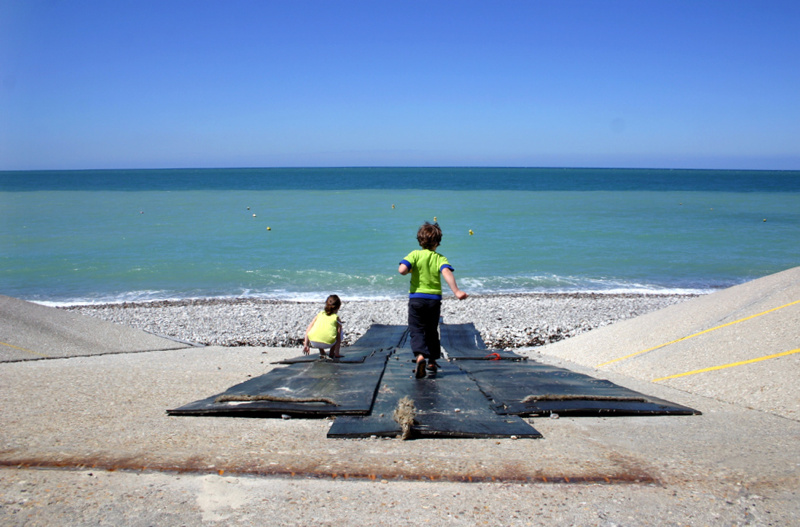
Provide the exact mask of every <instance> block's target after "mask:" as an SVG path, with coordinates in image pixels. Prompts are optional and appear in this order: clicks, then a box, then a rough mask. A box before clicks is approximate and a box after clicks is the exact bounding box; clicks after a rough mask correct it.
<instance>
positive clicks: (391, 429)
mask: <svg viewBox="0 0 800 527" xmlns="http://www.w3.org/2000/svg"><path fill="white" fill-rule="evenodd" d="M412 356H413V355H412V353H411V350H410V349H408V348H401V349H398V350H397V351H396V352H395V353H394V354H393V355H392V356H391V357H390V358H389V360H388V362H387V363H386V370H385V371H384V374H383V380H382V381H381V385H380V388H379V389H378V393H377V395H376V397H375V404H374V405H373V407H372V412H371V413H370V415H368V416H364V417H351V416H342V417H337V418H336V421H335V422H334V423H333V426H331V428H330V429H329V431H328V437H331V438H348V437H350V438H352V437H370V436H379V437H381V436H383V437H395V436H397V435H399V434H400V433H401V427H400V425H399V424H398V423H397V422H396V421H395V420H394V419H393V414H394V411H395V409H396V408H397V406H398V401H400V400H401V399H402V398H403V397H408V398H409V399H411V400H412V401H413V403H414V407H415V410H416V418H415V420H414V424H413V426H412V429H411V435H410V437H460V438H490V437H511V436H516V437H519V438H538V437H542V435H541V434H540V433H539V432H538V431H536V430H535V429H534V428H533V427H532V426H530V425H529V424H528V423H526V422H525V421H524V420H522V419H521V418H520V417H518V416H515V415H498V414H497V413H496V412H495V411H493V410H492V408H491V407H490V406H489V401H488V400H487V399H486V397H485V396H484V395H483V393H481V391H480V390H479V389H478V386H477V385H476V384H475V382H474V381H473V380H472V379H470V378H469V377H468V376H467V375H466V374H465V373H464V372H463V371H461V370H460V369H459V368H457V367H456V366H455V365H453V364H448V363H444V366H445V367H444V368H443V369H440V370H439V371H438V372H437V373H435V374H432V375H429V376H428V377H426V378H424V379H416V378H415V377H414V374H413V368H414V363H413V360H412Z"/></svg>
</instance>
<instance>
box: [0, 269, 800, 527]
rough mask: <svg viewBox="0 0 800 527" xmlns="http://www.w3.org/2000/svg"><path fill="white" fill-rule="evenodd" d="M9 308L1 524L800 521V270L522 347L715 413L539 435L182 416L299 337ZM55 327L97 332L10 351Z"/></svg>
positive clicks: (2, 375) (561, 425)
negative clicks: (179, 329)
mask: <svg viewBox="0 0 800 527" xmlns="http://www.w3.org/2000/svg"><path fill="white" fill-rule="evenodd" d="M0 300H2V302H0V316H1V317H2V321H1V322H0V337H2V338H0V341H2V342H3V343H4V345H0V348H9V349H10V350H11V351H9V350H5V349H4V350H3V352H4V353H6V354H7V355H5V356H4V357H5V360H13V361H16V362H4V363H2V364H0V423H1V424H2V426H1V429H2V432H0V466H2V467H3V468H1V469H0V522H1V523H2V524H4V525H52V524H72V525H76V524H92V525H105V524H115V525H120V524H125V525H155V524H160V525H168V524H169V525H171V524H187V525H188V524H193V525H194V524H215V523H216V524H221V523H231V522H234V521H245V522H249V523H253V524H264V525H308V524H322V525H352V524H354V523H362V524H375V525H379V524H393V525H405V524H411V523H415V524H416V523H428V524H431V525H451V524H464V525H467V524H469V525H473V524H488V525H541V524H548V525H553V524H555V525H563V524H578V525H646V524H651V525H739V524H754V525H792V524H794V525H797V524H800V421H799V420H798V394H799V393H800V391H799V390H800V388H799V386H800V382H798V380H800V378H799V377H798V371H800V353H795V351H797V350H798V348H800V342H799V340H800V339H799V338H798V334H799V330H798V328H800V323H799V322H800V315H799V313H800V302H798V303H796V301H798V300H800V268H797V269H792V270H789V271H785V272H783V273H779V274H776V275H773V276H769V277H765V278H762V279H760V280H756V281H753V282H750V283H747V284H743V285H740V286H736V287H733V288H730V289H727V290H724V291H720V292H718V293H715V294H712V295H708V296H705V297H700V298H697V299H694V300H690V301H687V302H685V303H682V304H679V305H675V306H671V307H669V308H667V309H664V310H662V311H659V312H656V313H651V314H648V315H646V316H643V317H639V318H637V319H634V320H630V321H626V322H621V323H618V324H615V325H613V326H610V327H607V328H603V329H600V330H595V331H592V332H589V333H586V334H584V335H580V336H578V337H574V338H572V339H569V340H567V341H563V342H560V343H557V344H554V345H550V346H546V347H544V348H537V349H534V350H527V351H524V353H526V354H527V355H528V356H529V357H531V358H533V359H536V360H541V361H543V362H548V363H552V364H556V365H559V366H562V367H568V368H571V369H574V370H576V371H578V372H581V373H587V374H589V375H593V376H595V377H601V378H606V379H609V380H611V381H612V382H615V383H618V384H620V385H623V386H626V387H629V388H631V389H633V390H637V391H640V392H643V393H647V394H649V395H652V396H655V397H660V398H663V399H667V400H671V401H674V402H676V403H679V404H683V405H686V406H690V407H693V408H696V409H698V410H700V411H702V412H703V415H700V416H681V417H676V416H662V417H614V418H561V419H539V418H537V419H535V420H534V426H535V427H536V429H537V430H539V431H540V432H542V434H543V435H544V439H536V440H521V439H520V440H513V439H503V440H496V439H480V440H476V439H430V440H417V441H399V440H379V439H375V440H372V439H364V440H330V439H326V438H325V435H326V431H327V428H328V426H329V425H330V421H326V420H300V419H291V420H280V419H277V420H276V419H269V420H265V419H235V418H217V417H209V418H194V417H169V416H167V415H166V413H165V410H166V409H167V408H170V407H175V406H176V405H178V404H182V403H184V402H188V401H192V400H196V399H199V398H202V397H205V396H208V395H209V394H212V393H218V392H221V391H223V390H224V389H226V388H227V387H229V386H231V385H233V384H236V383H238V382H241V381H242V380H244V379H246V378H247V377H248V376H255V375H259V374H261V373H264V372H265V371H268V370H269V369H271V368H273V367H274V366H273V365H272V364H271V363H272V362H273V361H276V360H280V359H283V358H289V357H292V356H296V355H297V350H296V349H280V348H235V349H231V348H213V347H211V348H190V347H186V346H185V345H183V344H180V343H174V342H172V341H168V340H166V339H158V338H157V337H153V336H152V335H146V334H142V333H137V334H136V335H134V334H133V333H130V334H129V335H130V337H124V338H122V339H121V340H117V341H114V338H117V337H109V338H105V337H104V335H113V333H105V332H109V331H117V330H119V331H125V332H127V331H128V329H124V330H120V329H119V328H114V330H111V329H110V328H109V325H108V324H105V323H101V322H99V321H95V320H91V321H88V320H86V319H82V318H80V317H77V316H76V317H77V318H70V319H69V320H67V319H65V318H63V317H62V315H64V314H65V313H63V312H56V310H49V309H47V308H41V306H36V307H30V306H27V307H26V305H25V304H24V303H18V302H19V301H15V300H13V299H6V298H2V299H0ZM40 308H41V309H40ZM9 313H10V314H9ZM59 327H62V328H64V330H70V331H72V330H74V331H73V335H77V337H76V338H77V339H78V340H79V339H80V338H84V339H86V342H85V343H84V344H80V345H77V347H76V348H75V349H74V350H73V351H71V352H69V353H64V355H72V356H65V357H64V358H52V359H50V360H20V358H19V357H20V355H13V356H12V355H11V354H12V353H17V352H20V353H22V355H21V356H22V357H24V356H25V355H24V354H25V353H27V352H26V351H25V350H29V351H34V352H39V353H41V354H46V355H48V356H54V355H57V354H58V350H59V349H61V346H60V345H59V338H60V335H61V333H59V332H60V331H62V329H58V328H59ZM9 328H10V329H9ZM39 328H41V331H40V329H39ZM54 328H55V329H54ZM76 328H80V329H76ZM131 331H134V330H131ZM20 335H23V336H24V339H23V338H22V337H21V336H20ZM687 337H689V338H687ZM151 339H157V340H151ZM144 341H147V342H146V345H144V346H142V345H140V344H141V343H142V342H144ZM45 342H49V343H50V344H48V345H47V346H45V345H44V344H43V343H45ZM92 342H94V343H95V344H93V343H92ZM108 342H114V344H113V345H111V346H110V351H99V353H100V354H95V353H89V351H91V350H94V351H97V350H99V349H100V348H101V347H102V345H104V344H107V343H108ZM8 344H10V345H12V346H14V347H11V346H8ZM133 344H135V345H133ZM128 345H130V346H131V347H130V348H128V347H126V346H128ZM95 346H96V347H95ZM66 347H67V346H66V345H65V346H64V348H66ZM176 347H177V348H179V349H175V348H176ZM18 348H24V349H18ZM82 350H83V351H82ZM648 350H649V351H648ZM134 351H135V352H136V353H132V352H134ZM28 355H30V353H28ZM76 355H83V356H76ZM712 368H713V369H712ZM701 370H703V371H701ZM686 373H688V375H683V376H680V377H672V376H674V375H678V374H686ZM667 377H670V378H667ZM655 379H660V380H655Z"/></svg>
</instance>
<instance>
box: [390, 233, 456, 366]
mask: <svg viewBox="0 0 800 527" xmlns="http://www.w3.org/2000/svg"><path fill="white" fill-rule="evenodd" d="M417 241H418V242H419V245H420V247H422V249H417V250H415V251H411V252H410V253H409V254H408V256H406V257H405V258H403V260H402V261H401V262H400V267H399V269H398V270H399V272H400V274H402V275H407V274H408V273H411V288H410V290H409V295H408V329H409V336H410V338H411V350H412V351H413V352H414V356H415V361H416V365H415V368H414V374H415V376H416V377H417V379H421V378H423V377H425V375H426V369H427V370H428V371H431V372H435V371H436V370H437V369H438V367H439V365H438V364H437V363H436V360H437V359H438V358H439V357H440V356H441V348H440V344H439V315H440V313H441V308H442V281H441V278H440V277H441V276H443V277H444V281H445V282H447V285H448V286H450V289H451V290H452V291H453V294H454V295H455V296H456V298H458V299H459V300H464V299H465V298H467V293H465V292H464V291H462V290H461V289H459V288H458V285H457V284H456V277H455V276H454V275H453V267H452V266H451V265H450V263H449V262H448V261H447V258H445V257H444V256H442V255H441V254H439V253H437V252H436V248H437V247H439V245H440V244H441V243H442V229H440V228H439V224H438V223H433V224H431V223H428V222H427V221H426V222H425V224H424V225H423V226H422V227H420V228H419V230H418V231H417ZM426 361H429V363H428V364H426Z"/></svg>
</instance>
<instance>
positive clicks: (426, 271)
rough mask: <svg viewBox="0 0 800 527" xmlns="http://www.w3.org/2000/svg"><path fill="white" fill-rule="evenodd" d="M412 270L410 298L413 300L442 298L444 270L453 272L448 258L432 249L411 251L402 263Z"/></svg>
mask: <svg viewBox="0 0 800 527" xmlns="http://www.w3.org/2000/svg"><path fill="white" fill-rule="evenodd" d="M400 263H401V264H405V265H406V267H408V268H410V269H411V288H410V289H409V296H410V297H412V298H441V297H442V280H441V276H440V273H441V272H442V269H445V268H447V269H450V270H451V271H452V270H453V267H452V266H451V265H450V263H449V262H448V261H447V258H445V257H444V256H442V255H441V254H439V253H437V252H434V251H431V250H430V249H417V250H416V251H411V252H410V253H408V256H406V257H405V258H403V260H402V261H401V262H400Z"/></svg>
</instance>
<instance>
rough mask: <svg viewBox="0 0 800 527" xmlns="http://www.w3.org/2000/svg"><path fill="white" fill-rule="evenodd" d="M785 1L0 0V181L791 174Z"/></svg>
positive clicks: (795, 158)
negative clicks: (113, 172) (485, 172)
mask: <svg viewBox="0 0 800 527" xmlns="http://www.w3.org/2000/svg"><path fill="white" fill-rule="evenodd" d="M798 27H800V2H796V1H794V0H790V1H752V2H751V1H736V0H728V1H710V0H708V1H696V0H670V1H661V0H647V1H642V0H632V1H627V0H618V1H615V0H608V1H592V0H583V1H570V0H558V1H556V0H553V1H547V0H537V1H534V0H528V1H521V0H520V1H502V0H501V1H488V0H487V1H484V2H473V1H464V0H461V1H436V0H427V1H424V2H415V1H405V0H404V1H376V0H370V1H347V0H339V1H333V0H322V1H304V0H296V1H289V0H280V1H269V0H260V1H244V0H230V1H211V0H192V1H188V0H187V1H183V0H160V1H141V0H137V1H128V2H122V1H120V2H117V1H105V0H103V1H80V0H70V1H67V0H60V1H59V0H53V1H41V0H11V1H8V0H0V169H23V170H24V169H85V168H156V167H222V166H225V167H238V166H248V167H254V166H443V165H445V166H565V167H583V166H592V167H664V168H746V169H762V168H763V169H800V31H798Z"/></svg>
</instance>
